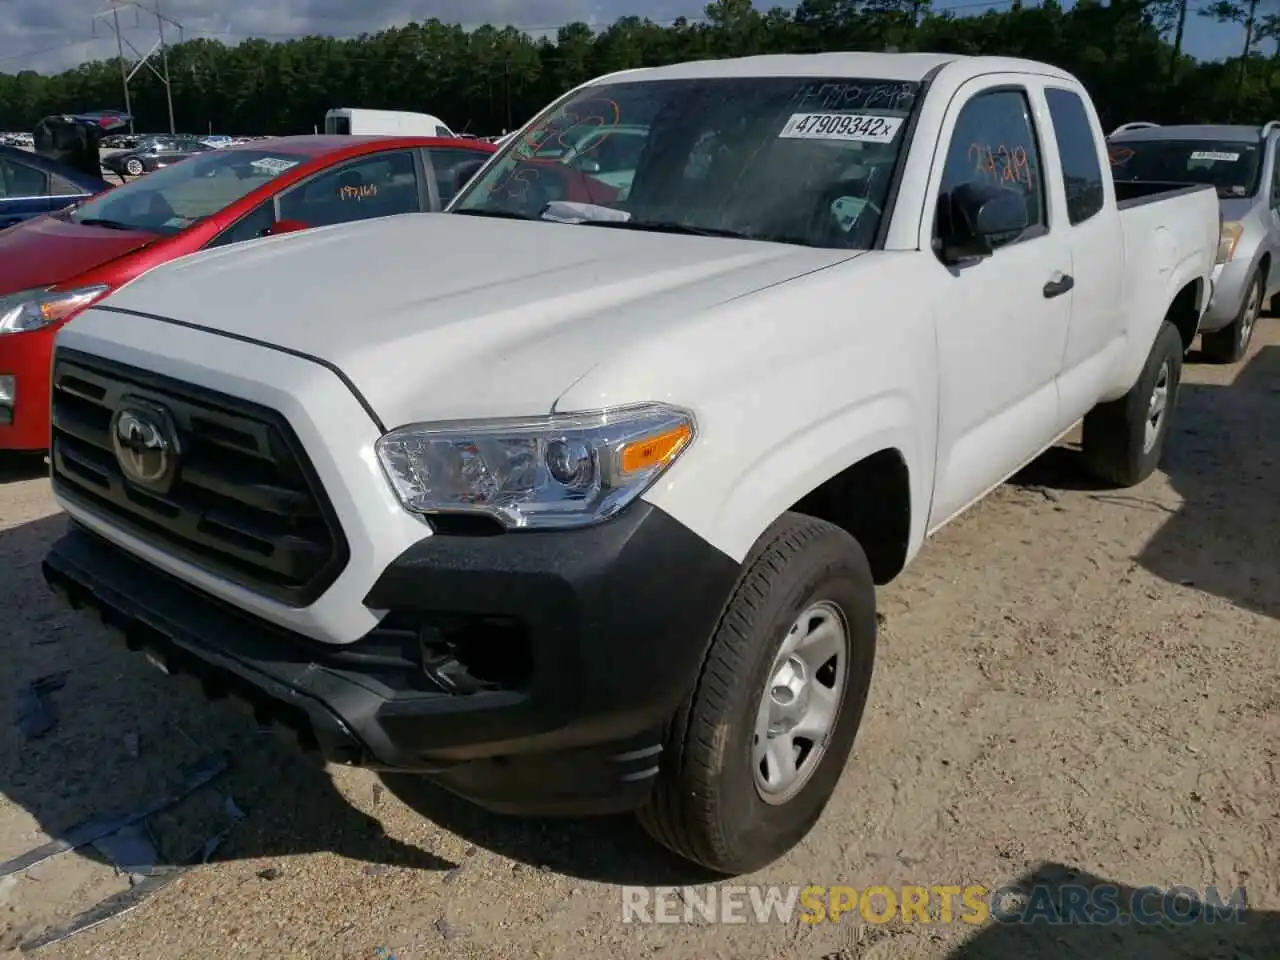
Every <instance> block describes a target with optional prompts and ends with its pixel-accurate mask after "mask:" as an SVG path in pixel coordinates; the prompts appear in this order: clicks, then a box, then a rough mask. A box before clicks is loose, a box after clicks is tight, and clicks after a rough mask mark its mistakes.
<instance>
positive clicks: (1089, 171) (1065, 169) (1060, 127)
mask: <svg viewBox="0 0 1280 960" xmlns="http://www.w3.org/2000/svg"><path fill="white" fill-rule="evenodd" d="M1044 96H1045V100H1046V101H1047V102H1048V104H1049V118H1050V120H1052V121H1053V130H1054V133H1055V134H1056V136H1057V141H1058V160H1059V161H1060V162H1061V164H1062V179H1063V181H1064V183H1065V185H1066V192H1067V219H1068V220H1069V221H1070V222H1071V223H1072V224H1077V223H1083V222H1084V221H1085V220H1088V219H1089V218H1090V217H1092V216H1093V215H1094V214H1095V213H1097V212H1098V211H1099V210H1101V209H1102V201H1103V190H1102V164H1100V163H1099V162H1098V141H1097V138H1096V137H1095V136H1094V133H1093V127H1092V125H1090V123H1089V114H1088V113H1087V112H1086V111H1085V108H1084V101H1083V100H1081V99H1080V97H1079V96H1077V95H1076V94H1074V93H1072V92H1071V91H1070V90H1059V89H1056V88H1051V89H1048V90H1046V91H1045V92H1044Z"/></svg>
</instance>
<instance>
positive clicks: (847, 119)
mask: <svg viewBox="0 0 1280 960" xmlns="http://www.w3.org/2000/svg"><path fill="white" fill-rule="evenodd" d="M901 126H902V118H901V117H878V116H876V115H875V114H870V113H793V114H792V115H791V119H790V120H788V121H787V123H786V126H784V127H783V128H782V132H781V133H779V134H778V137H779V139H786V140H857V141H862V142H865V143H888V142H889V141H891V140H892V139H893V137H894V134H896V133H897V132H898V128H899V127H901Z"/></svg>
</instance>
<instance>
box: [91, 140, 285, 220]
mask: <svg viewBox="0 0 1280 960" xmlns="http://www.w3.org/2000/svg"><path fill="white" fill-rule="evenodd" d="M306 160H307V157H305V156H301V155H298V154H289V153H282V152H279V151H275V150H258V149H243V150H240V149H236V148H234V147H229V148H227V149H226V150H210V151H207V152H205V153H203V154H201V155H199V156H194V157H192V158H191V159H189V160H184V161H183V162H182V163H176V164H174V165H173V166H170V167H164V168H163V169H160V170H157V171H156V172H155V173H152V174H149V175H148V176H146V177H144V178H142V179H140V180H134V181H131V182H129V183H126V184H124V185H123V186H119V187H116V188H115V189H114V190H111V191H108V192H107V193H104V194H102V195H101V196H99V197H96V198H94V199H93V200H89V201H87V202H85V203H84V204H82V205H81V206H79V207H77V208H76V210H75V212H74V213H72V214H71V215H70V216H71V220H72V222H74V223H83V222H88V221H93V222H95V223H98V224H100V225H102V226H114V227H119V228H121V229H128V230H143V231H147V232H149V233H158V234H163V235H166V236H167V235H172V234H175V233H178V232H180V231H182V230H185V229H187V228H188V227H191V226H194V225H195V224H196V223H199V222H200V221H202V220H204V219H206V218H208V217H211V216H213V215H214V214H215V213H218V212H219V211H220V210H223V209H225V208H226V207H227V206H229V205H230V204H232V203H234V202H235V201H237V200H239V199H240V198H241V197H243V196H246V195H248V194H249V193H251V192H252V191H254V190H256V189H257V188H258V187H261V186H263V185H264V184H267V183H270V182H271V181H272V180H274V179H275V178H276V177H278V176H280V174H282V173H284V172H285V171H286V170H291V169H293V168H294V167H296V166H297V165H298V164H300V163H305V162H306Z"/></svg>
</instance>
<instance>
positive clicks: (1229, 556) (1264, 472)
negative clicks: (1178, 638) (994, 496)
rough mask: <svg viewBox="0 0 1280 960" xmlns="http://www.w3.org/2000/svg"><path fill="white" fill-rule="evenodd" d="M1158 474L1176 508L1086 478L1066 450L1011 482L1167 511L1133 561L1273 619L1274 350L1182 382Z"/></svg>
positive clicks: (1278, 375)
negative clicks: (1215, 376) (1231, 376)
mask: <svg viewBox="0 0 1280 960" xmlns="http://www.w3.org/2000/svg"><path fill="white" fill-rule="evenodd" d="M1190 359H1194V356H1193V357H1192V358H1190ZM1160 470H1161V471H1162V472H1163V473H1164V474H1165V475H1166V476H1167V477H1168V479H1169V482H1170V484H1172V486H1173V488H1174V490H1175V491H1176V492H1177V493H1178V495H1179V496H1180V497H1181V498H1182V500H1183V503H1182V504H1181V505H1180V506H1178V507H1176V508H1175V507H1172V506H1169V505H1167V504H1163V503H1160V502H1158V501H1156V500H1155V499H1153V498H1152V497H1151V496H1149V495H1147V494H1145V493H1144V492H1143V490H1142V488H1141V487H1139V488H1135V489H1133V490H1113V489H1110V488H1108V487H1106V486H1105V485H1104V484H1102V483H1099V482H1098V481H1095V480H1093V479H1092V478H1091V477H1090V475H1089V473H1088V471H1087V470H1086V469H1085V466H1084V464H1083V462H1082V460H1081V456H1080V452H1079V450H1078V449H1077V448H1076V447H1074V446H1071V445H1063V446H1057V447H1053V448H1051V449H1049V450H1047V451H1046V452H1045V453H1044V454H1043V455H1042V456H1041V457H1039V458H1038V459H1037V460H1035V461H1034V462H1033V463H1031V464H1029V465H1028V466H1027V467H1026V468H1025V469H1023V470H1022V471H1021V472H1020V473H1018V474H1017V475H1016V476H1015V477H1013V478H1012V479H1011V481H1010V482H1011V483H1013V484H1015V485H1017V486H1021V487H1025V488H1032V489H1035V488H1057V489H1060V490H1080V491H1085V492H1088V493H1089V495H1090V496H1091V497H1092V498H1093V499H1095V500H1098V501H1100V502H1109V503H1119V504H1125V505H1129V506H1132V507H1135V508H1138V509H1148V510H1156V511H1160V512H1163V513H1165V514H1167V519H1166V520H1165V522H1164V523H1163V524H1162V525H1161V527H1160V529H1159V531H1158V532H1157V533H1156V535H1155V536H1154V537H1152V538H1151V540H1150V541H1149V542H1148V543H1147V544H1146V546H1145V547H1143V549H1142V551H1141V553H1139V554H1138V556H1137V557H1135V558H1134V559H1135V560H1136V561H1137V562H1138V563H1139V564H1141V565H1142V566H1143V567H1145V568H1146V569H1147V570H1149V571H1151V572H1152V573H1154V574H1155V575H1156V576H1158V577H1160V578H1161V579H1163V580H1166V581H1168V582H1170V583H1174V584H1178V585H1180V586H1183V587H1189V588H1194V589H1197V590H1202V591H1204V592H1205V593H1210V594H1213V595H1215V596H1218V597H1222V598H1223V599H1224V600H1228V601H1230V602H1231V603H1233V604H1235V605H1236V606H1238V607H1241V608H1243V609H1246V610H1251V611H1253V612H1255V613H1261V614H1263V615H1266V616H1269V617H1274V618H1276V619H1280V346H1266V347H1263V348H1262V349H1261V350H1259V351H1258V352H1257V353H1255V354H1253V355H1252V356H1251V357H1250V358H1249V359H1248V361H1246V363H1245V364H1244V365H1243V367H1242V368H1241V369H1240V371H1239V373H1238V375H1237V376H1236V379H1235V381H1234V382H1232V383H1229V384H1199V383H1186V382H1185V381H1184V382H1183V384H1182V386H1181V388H1180V390H1179V393H1178V400H1177V408H1176V410H1175V411H1174V420H1173V422H1172V424H1171V432H1170V435H1169V437H1168V438H1167V440H1166V442H1165V448H1164V456H1163V458H1162V459H1161V462H1160Z"/></svg>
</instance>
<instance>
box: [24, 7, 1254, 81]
mask: <svg viewBox="0 0 1280 960" xmlns="http://www.w3.org/2000/svg"><path fill="white" fill-rule="evenodd" d="M126 2H127V0H126ZM138 2H140V3H141V4H142V5H144V6H147V7H150V8H153V9H154V7H155V5H156V3H157V2H158V3H160V5H161V10H162V12H163V13H164V14H165V15H166V16H167V17H168V18H170V19H171V20H173V21H176V22H177V23H180V24H181V25H182V27H183V31H184V36H186V37H187V38H188V39H190V38H194V37H209V38H215V39H220V40H222V41H223V42H225V43H236V42H238V41H240V40H242V39H244V38H245V37H265V38H267V39H274V40H285V39H288V38H290V37H297V36H304V35H306V34H328V35H332V36H338V37H344V36H353V35H355V34H359V33H362V32H372V31H376V30H380V29H382V28H384V27H389V26H395V25H398V24H402V23H406V22H408V21H410V20H425V19H429V18H431V17H435V18H437V19H440V20H443V21H444V22H446V23H461V24H464V25H466V26H478V25H480V24H483V23H493V24H498V25H503V24H511V25H514V26H517V27H522V28H524V29H526V30H528V31H530V32H534V33H545V32H548V31H554V29H555V28H556V27H558V26H559V25H561V24H564V23H570V22H573V21H576V20H581V21H585V22H587V23H590V24H592V25H595V26H605V25H607V24H609V23H611V22H613V21H614V20H616V19H617V18H618V17H622V16H631V15H636V16H647V17H649V18H650V19H653V20H656V21H659V22H663V21H670V20H673V19H675V18H676V17H680V16H686V17H689V18H691V19H693V18H697V17H700V16H701V14H702V10H703V7H704V6H705V4H706V0H138ZM1008 2H1009V0H1003V2H1001V0H991V3H990V5H991V6H992V7H994V8H996V9H1007V8H1008ZM1027 2H1029V3H1034V2H1036V0H1027ZM1192 2H1193V5H1199V3H1202V2H1205V0H1192ZM756 3H757V6H760V7H766V6H772V5H774V4H775V3H777V4H779V5H786V3H787V0H756ZM108 4H109V0H0V72H3V73H17V72H18V71H19V70H38V71H40V72H41V73H54V72H57V71H59V70H64V69H66V68H68V67H72V66H75V65H76V64H78V63H81V62H83V61H85V60H97V59H103V58H107V57H110V56H113V55H114V53H115V40H114V38H113V35H112V33H111V30H110V28H109V27H108V26H107V25H106V23H105V22H99V23H97V24H96V27H95V25H94V15H95V14H98V13H100V12H102V11H104V10H106V9H108ZM1067 5H1068V6H1069V5H1070V0H1068V2H1067ZM934 8H935V9H938V10H945V9H956V10H957V11H961V10H963V12H964V13H969V12H981V11H982V10H983V9H984V8H985V5H984V4H983V3H981V2H980V0H977V2H975V0H934ZM120 16H121V32H122V33H123V34H124V36H125V38H126V39H127V40H130V41H132V43H133V44H134V45H135V46H136V47H138V48H139V49H140V50H141V51H142V52H146V51H147V50H148V49H149V48H150V47H151V45H152V44H153V43H154V42H155V40H156V21H155V17H154V16H150V17H149V16H148V15H147V14H145V13H140V12H139V11H138V10H137V9H136V7H130V6H123V7H122V12H121V15H120ZM1187 34H1188V35H1187V41H1186V44H1185V46H1186V49H1187V52H1188V53H1190V54H1192V55H1194V56H1197V57H1201V58H1203V59H1217V58H1220V57H1223V56H1226V55H1228V54H1232V53H1235V52H1236V51H1237V50H1238V49H1239V45H1240V43H1241V42H1242V40H1243V32H1242V30H1241V28H1240V27H1238V26H1234V25H1227V24H1217V23H1213V22H1211V21H1209V20H1207V19H1205V18H1203V17H1196V16H1193V17H1191V18H1190V19H1189V22H1188V25H1187ZM126 53H128V51H127V49H126Z"/></svg>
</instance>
